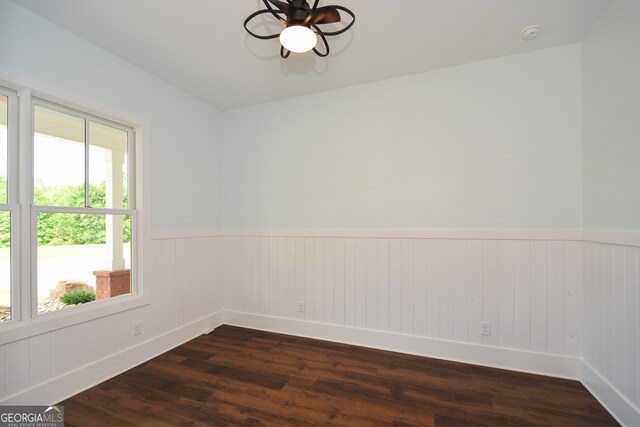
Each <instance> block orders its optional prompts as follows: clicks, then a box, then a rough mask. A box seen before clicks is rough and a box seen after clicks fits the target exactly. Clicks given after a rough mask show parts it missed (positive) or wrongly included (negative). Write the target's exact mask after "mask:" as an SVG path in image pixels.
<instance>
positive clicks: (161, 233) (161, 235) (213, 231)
mask: <svg viewBox="0 0 640 427" xmlns="http://www.w3.org/2000/svg"><path fill="white" fill-rule="evenodd" d="M222 235H223V234H222V229H221V228H203V229H189V228H184V229H156V230H151V231H150V236H151V240H169V239H197V238H199V237H220V236H222Z"/></svg>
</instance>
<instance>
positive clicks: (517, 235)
mask: <svg viewBox="0 0 640 427" xmlns="http://www.w3.org/2000/svg"><path fill="white" fill-rule="evenodd" d="M222 236H234V237H260V236H272V237H362V238H398V239H401V238H408V239H469V240H564V241H567V240H570V241H580V240H582V231H581V230H579V229H557V230H555V229H462V228H461V229H437V228H433V229H431V228H389V229H384V228H380V229H376V228H210V229H174V230H169V229H156V230H152V231H151V239H152V240H161V239H183V238H195V237H222Z"/></svg>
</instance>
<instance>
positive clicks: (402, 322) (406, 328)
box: [222, 235, 583, 356]
mask: <svg viewBox="0 0 640 427" xmlns="http://www.w3.org/2000/svg"><path fill="white" fill-rule="evenodd" d="M222 239H223V241H224V248H225V250H224V253H225V255H224V264H225V271H224V277H225V280H224V282H225V285H226V295H227V300H226V303H227V304H226V307H225V308H226V309H228V310H232V311H238V312H245V313H255V314H261V315H269V316H277V317H284V318H292V319H299V320H307V321H313V322H321V323H327V324H334V325H344V326H350V327H356V328H362V329H370V330H377V331H387V332H396V333H401V334H406V335H415V336H420V337H429V338H438V339H444V340H451V341H459V342H463V343H473V344H480V345H486V346H493V347H500V348H507V349H518V350H528V351H534V352H539V353H548V354H556V355H567V356H579V355H580V346H581V344H580V340H581V336H582V323H581V322H580V320H579V319H580V318H581V303H582V302H581V298H582V294H581V278H582V268H583V264H582V242H579V241H571V240H566V241H565V240H509V239H502V238H501V239H499V240H498V239H495V240H494V239H473V240H466V239H460V238H451V239H447V238H437V239H430V238H415V239H413V238H379V237H324V236H312V237H300V236H283V235H276V236H264V235H256V236H250V235H242V236H225V237H222ZM482 322H489V324H490V326H491V333H490V334H489V335H483V334H482V333H481V323H482Z"/></svg>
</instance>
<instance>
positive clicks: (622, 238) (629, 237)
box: [582, 230, 640, 246]
mask: <svg viewBox="0 0 640 427" xmlns="http://www.w3.org/2000/svg"><path fill="white" fill-rule="evenodd" d="M582 239H583V240H584V241H585V242H595V243H607V244H611V245H623V246H640V231H625V230H584V231H583V232H582Z"/></svg>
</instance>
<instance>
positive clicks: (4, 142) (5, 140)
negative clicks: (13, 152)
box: [0, 95, 9, 203]
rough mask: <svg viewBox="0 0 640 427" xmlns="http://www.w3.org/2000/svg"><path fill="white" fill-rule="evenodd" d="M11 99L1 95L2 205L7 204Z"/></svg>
mask: <svg viewBox="0 0 640 427" xmlns="http://www.w3.org/2000/svg"><path fill="white" fill-rule="evenodd" d="M8 107H9V99H8V98H7V97H6V96H4V95H0V203H7V148H8V145H9V137H8V135H7V123H8V122H9V114H8V111H9V108H8Z"/></svg>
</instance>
